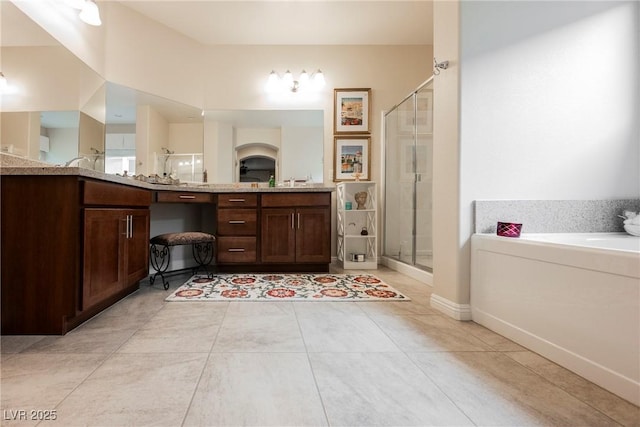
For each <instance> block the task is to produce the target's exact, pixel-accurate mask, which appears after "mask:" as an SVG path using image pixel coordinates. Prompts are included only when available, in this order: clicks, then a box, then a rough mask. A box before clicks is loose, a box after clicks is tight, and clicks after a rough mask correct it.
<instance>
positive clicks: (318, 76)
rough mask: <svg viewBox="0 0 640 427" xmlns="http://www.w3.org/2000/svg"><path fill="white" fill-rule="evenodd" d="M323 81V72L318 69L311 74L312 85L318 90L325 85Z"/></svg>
mask: <svg viewBox="0 0 640 427" xmlns="http://www.w3.org/2000/svg"><path fill="white" fill-rule="evenodd" d="M325 84H326V83H325V81H324V74H322V71H320V70H318V71H316V72H315V74H314V75H313V87H314V89H316V90H320V89H322V88H323V87H324V85H325Z"/></svg>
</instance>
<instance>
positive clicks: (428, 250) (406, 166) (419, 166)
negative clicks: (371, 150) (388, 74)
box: [383, 80, 433, 271]
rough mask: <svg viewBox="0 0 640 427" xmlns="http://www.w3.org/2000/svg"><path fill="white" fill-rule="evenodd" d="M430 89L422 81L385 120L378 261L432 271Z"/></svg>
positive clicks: (431, 116) (431, 102)
mask: <svg viewBox="0 0 640 427" xmlns="http://www.w3.org/2000/svg"><path fill="white" fill-rule="evenodd" d="M432 123H433V89H432V81H431V80H428V81H427V82H426V83H424V84H423V85H422V86H421V87H420V88H418V89H417V90H416V91H415V92H413V93H412V94H411V95H409V96H408V97H407V98H405V99H404V100H403V101H402V102H401V103H400V104H398V105H397V106H396V107H394V108H393V109H392V110H391V111H389V112H388V113H387V114H386V115H385V135H384V137H385V142H384V144H385V177H384V179H385V182H384V185H385V201H384V205H385V210H384V212H385V216H384V217H385V226H384V244H383V246H384V248H383V252H384V254H383V255H384V256H387V257H389V258H392V259H395V260H398V261H401V262H403V263H406V264H410V265H413V266H415V267H418V268H421V269H423V270H427V271H432V266H433V264H432V252H433V251H432V239H431V234H432V232H431V230H432V216H431V200H432V197H431V182H432V178H433V176H432V165H431V164H432V158H433V156H432V153H433V138H432V127H433V126H432Z"/></svg>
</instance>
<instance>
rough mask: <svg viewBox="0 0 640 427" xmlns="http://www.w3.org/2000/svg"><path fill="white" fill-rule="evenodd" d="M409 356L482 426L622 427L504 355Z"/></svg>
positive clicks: (429, 354)
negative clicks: (579, 426)
mask: <svg viewBox="0 0 640 427" xmlns="http://www.w3.org/2000/svg"><path fill="white" fill-rule="evenodd" d="M409 356H410V357H411V358H412V359H413V360H414V361H415V362H416V363H417V364H418V366H420V368H421V369H422V370H423V372H424V373H425V374H426V375H427V376H428V377H429V378H430V379H431V380H433V381H434V382H435V383H436V384H438V386H439V387H440V389H442V391H443V392H444V393H445V394H446V395H447V396H448V397H449V398H450V399H452V400H453V401H455V402H456V404H457V405H458V407H459V408H460V409H461V410H462V411H463V412H464V413H465V414H466V415H467V416H468V417H469V418H470V419H471V420H472V421H473V422H474V423H476V424H477V425H503V426H513V425H519V426H524V425H553V426H560V425H566V426H574V425H581V426H599V427H600V426H616V425H618V424H617V423H616V422H615V421H614V420H613V419H611V418H609V417H607V416H606V415H604V414H603V413H601V412H599V411H597V410H596V409H594V408H592V407H591V406H589V405H587V404H585V403H583V402H581V401H580V400H578V399H576V398H575V397H573V396H571V395H570V394H568V393H566V392H565V391H564V390H561V389H559V388H558V387H555V386H554V385H553V384H551V383H550V382H549V381H547V380H545V379H544V378H542V377H540V376H539V375H537V374H535V373H534V372H532V371H531V370H529V369H526V368H524V367H523V366H521V365H520V364H518V363H516V362H515V361H514V360H512V359H511V358H509V357H507V356H506V355H504V354H503V353H495V352H463V353H448V354H447V353H414V354H410V355H409Z"/></svg>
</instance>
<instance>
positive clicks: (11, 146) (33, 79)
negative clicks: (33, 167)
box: [0, 2, 105, 170]
mask: <svg viewBox="0 0 640 427" xmlns="http://www.w3.org/2000/svg"><path fill="white" fill-rule="evenodd" d="M0 7H1V10H0V15H1V17H2V26H1V34H0V40H1V49H2V51H1V55H2V71H3V73H4V75H5V76H6V77H7V79H8V81H9V82H10V86H9V88H8V91H6V92H4V93H3V94H2V121H1V124H2V125H1V129H0V138H1V140H0V149H1V150H2V152H4V153H9V154H13V155H16V156H21V157H25V158H28V159H31V160H39V161H43V162H47V163H52V164H57V165H73V166H82V167H87V168H91V169H96V170H103V168H104V159H103V154H104V127H105V123H104V105H105V92H104V79H102V77H101V76H100V75H98V74H97V73H96V72H95V71H93V70H92V69H91V68H89V67H88V66H87V65H86V64H84V63H83V62H82V61H80V60H79V59H78V58H77V57H76V56H75V55H73V54H72V53H71V52H69V50H67V49H66V48H64V47H63V46H62V45H61V44H60V43H58V42H57V40H55V39H54V38H53V37H51V36H50V35H49V34H48V33H47V32H46V31H44V30H43V29H42V28H40V27H39V26H38V25H36V24H35V23H34V22H33V21H32V20H31V19H29V18H28V17H27V16H26V15H24V13H23V12H22V11H20V10H19V9H18V8H17V7H16V6H15V5H14V4H13V3H11V2H0Z"/></svg>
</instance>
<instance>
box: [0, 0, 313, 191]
mask: <svg viewBox="0 0 640 427" xmlns="http://www.w3.org/2000/svg"><path fill="white" fill-rule="evenodd" d="M0 8H1V12H2V13H0V18H1V19H2V26H1V27H0V30H1V34H0V35H1V37H0V42H1V52H0V54H1V55H2V60H3V61H2V62H3V64H2V66H3V72H4V74H5V75H7V76H20V78H19V79H16V80H17V81H19V83H20V87H18V88H16V91H15V92H14V93H11V94H3V99H2V101H3V102H2V113H1V120H0V126H1V129H0V138H1V139H0V150H1V151H2V152H5V153H11V154H13V155H17V156H22V157H26V158H29V159H33V160H40V161H44V162H47V163H50V164H55V165H61V166H64V165H68V166H79V167H84V168H89V169H94V170H98V171H104V172H106V173H111V174H116V173H117V174H121V175H125V174H127V175H138V174H142V175H145V176H152V175H156V174H157V175H159V176H172V177H174V178H176V179H179V180H180V181H181V182H197V183H202V182H209V183H221V184H226V183H235V182H266V181H268V180H269V178H270V176H272V175H273V176H274V177H275V180H276V181H277V182H280V183H282V182H283V181H287V180H290V179H295V180H298V181H311V182H322V181H323V147H324V135H323V129H324V117H323V111H322V110H235V111H234V110H211V111H206V112H205V113H203V112H202V111H201V109H200V108H195V107H192V106H187V105H184V104H181V103H178V102H174V101H171V100H168V99H165V98H162V97H159V96H155V95H151V94H148V93H144V92H142V91H138V90H136V89H132V88H128V87H125V86H121V85H118V84H115V83H112V82H105V80H104V79H103V78H102V76H100V75H98V74H97V73H95V72H94V71H93V70H92V69H91V68H90V67H88V66H87V65H86V64H84V63H83V62H82V61H80V60H79V59H78V58H77V57H76V56H75V55H73V54H72V53H71V52H70V51H69V50H67V49H66V48H65V47H63V46H62V45H61V44H60V43H58V42H57V40H55V39H54V38H53V37H51V36H50V35H49V34H48V33H47V32H46V31H44V30H43V29H42V28H40V27H39V26H38V25H37V24H35V23H34V22H33V21H31V19H29V18H28V17H27V16H26V15H24V14H23V13H22V11H20V10H19V9H18V8H17V7H16V6H15V5H14V4H12V3H11V2H0ZM38 129H39V130H38Z"/></svg>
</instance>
